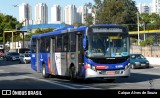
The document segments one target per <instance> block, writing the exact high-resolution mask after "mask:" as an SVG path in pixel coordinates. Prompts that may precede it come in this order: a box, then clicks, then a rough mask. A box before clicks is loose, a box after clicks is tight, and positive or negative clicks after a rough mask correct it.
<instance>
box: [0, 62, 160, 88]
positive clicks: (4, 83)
mask: <svg viewBox="0 0 160 98" xmlns="http://www.w3.org/2000/svg"><path fill="white" fill-rule="evenodd" d="M150 88H152V89H160V67H159V66H156V67H151V68H149V69H132V70H131V76H130V77H129V78H127V79H126V78H117V79H116V81H115V82H114V83H107V82H106V81H105V80H102V79H92V80H87V81H82V80H78V81H75V82H71V81H70V80H69V79H68V78H66V77H50V78H47V79H43V78H42V75H41V73H37V72H35V71H33V70H32V69H31V67H30V64H18V62H16V61H14V62H13V61H12V62H11V61H0V89H51V90H57V89H60V90H61V89H65V90H69V89H74V90H75V89H76V90H81V89H83V90H84V89H91V90H92V89H94V90H95V89H96V90H97V89H98V90H99V89H105V90H108V89H109V90H110V89H150Z"/></svg>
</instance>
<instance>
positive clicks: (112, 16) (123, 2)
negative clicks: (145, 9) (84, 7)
mask: <svg viewBox="0 0 160 98" xmlns="http://www.w3.org/2000/svg"><path fill="white" fill-rule="evenodd" d="M94 2H95V4H94V5H92V12H94V14H95V15H96V24H127V25H128V24H134V25H128V27H129V30H136V28H137V26H136V25H135V24H137V15H136V13H137V12H138V10H137V7H136V5H135V1H132V0H103V1H102V0H94Z"/></svg>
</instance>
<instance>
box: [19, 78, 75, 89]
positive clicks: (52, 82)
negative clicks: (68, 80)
mask: <svg viewBox="0 0 160 98" xmlns="http://www.w3.org/2000/svg"><path fill="white" fill-rule="evenodd" d="M22 77H26V78H32V79H35V80H39V81H43V82H47V83H50V84H56V85H59V86H62V87H66V88H69V89H76V88H75V87H71V86H67V85H63V84H60V83H56V82H55V81H49V80H45V79H38V78H35V77H30V76H22Z"/></svg>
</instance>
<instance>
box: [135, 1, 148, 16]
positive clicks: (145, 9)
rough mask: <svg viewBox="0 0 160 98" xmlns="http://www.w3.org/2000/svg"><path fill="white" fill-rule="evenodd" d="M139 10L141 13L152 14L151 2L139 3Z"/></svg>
mask: <svg viewBox="0 0 160 98" xmlns="http://www.w3.org/2000/svg"><path fill="white" fill-rule="evenodd" d="M137 8H138V11H139V13H147V14H151V4H149V5H147V4H145V3H144V4H142V3H139V4H138V5H137Z"/></svg>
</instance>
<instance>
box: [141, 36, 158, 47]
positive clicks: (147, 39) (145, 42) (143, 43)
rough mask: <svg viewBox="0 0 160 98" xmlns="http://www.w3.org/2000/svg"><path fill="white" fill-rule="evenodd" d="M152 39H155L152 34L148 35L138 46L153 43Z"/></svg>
mask: <svg viewBox="0 0 160 98" xmlns="http://www.w3.org/2000/svg"><path fill="white" fill-rule="evenodd" d="M154 41H155V39H154V36H149V37H148V38H146V40H145V41H144V42H140V46H149V45H153V43H154Z"/></svg>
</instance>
